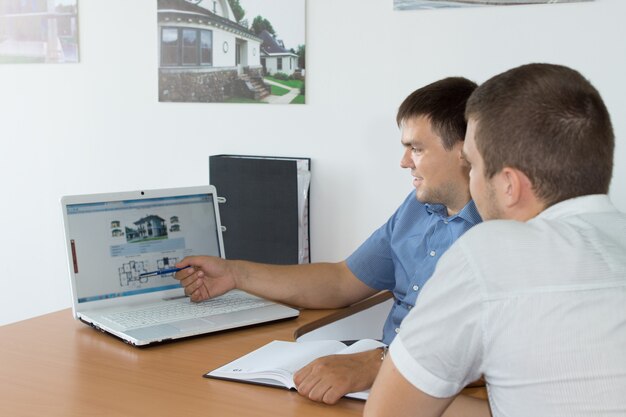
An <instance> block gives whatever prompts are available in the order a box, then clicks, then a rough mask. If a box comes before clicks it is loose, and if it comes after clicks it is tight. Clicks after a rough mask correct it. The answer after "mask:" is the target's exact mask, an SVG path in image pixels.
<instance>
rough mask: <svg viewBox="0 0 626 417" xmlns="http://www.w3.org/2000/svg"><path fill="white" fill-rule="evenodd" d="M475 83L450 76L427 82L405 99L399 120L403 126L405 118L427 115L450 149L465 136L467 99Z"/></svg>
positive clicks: (399, 111) (445, 146) (397, 118)
mask: <svg viewBox="0 0 626 417" xmlns="http://www.w3.org/2000/svg"><path fill="white" fill-rule="evenodd" d="M476 87H477V85H476V83H475V82H473V81H470V80H468V79H466V78H463V77H448V78H444V79H443V80H439V81H435V82H434V83H431V84H428V85H427V86H424V87H422V88H420V89H418V90H415V91H414V92H412V93H411V94H409V96H408V97H407V98H405V99H404V101H403V102H402V104H401V105H400V108H398V115H397V116H396V122H397V123H398V126H400V125H401V124H402V121H404V120H408V119H410V118H413V117H418V116H427V117H428V118H429V119H430V124H431V126H432V129H433V131H434V132H435V133H436V134H437V135H438V136H439V137H440V138H441V140H442V144H443V147H444V148H445V149H447V150H450V149H452V147H453V146H454V144H455V143H457V142H461V141H463V140H464V139H465V130H466V128H467V123H466V122H465V103H467V99H468V98H469V96H470V95H471V94H472V92H473V91H474V90H475V89H476Z"/></svg>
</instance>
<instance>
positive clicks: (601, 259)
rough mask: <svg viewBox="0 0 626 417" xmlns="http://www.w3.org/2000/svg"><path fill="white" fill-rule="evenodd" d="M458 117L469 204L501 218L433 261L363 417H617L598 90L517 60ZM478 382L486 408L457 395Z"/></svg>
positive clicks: (614, 303) (617, 292)
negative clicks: (462, 123) (463, 120)
mask: <svg viewBox="0 0 626 417" xmlns="http://www.w3.org/2000/svg"><path fill="white" fill-rule="evenodd" d="M466 117H467V119H468V130H467V134H466V138H465V144H464V146H463V152H464V155H465V157H466V159H467V161H468V162H469V163H470V165H471V171H470V190H471V193H472V197H473V198H474V201H475V202H476V205H477V207H478V210H479V212H480V214H481V216H482V217H483V219H484V220H490V219H503V220H495V221H487V222H485V223H483V224H482V225H478V226H476V227H475V228H473V229H472V230H470V231H469V232H467V233H466V234H465V235H464V236H463V237H461V238H460V239H459V240H458V241H457V242H456V243H455V244H454V245H453V246H452V247H451V248H450V249H449V250H448V251H447V252H446V253H445V254H444V255H443V256H442V258H441V260H440V261H439V263H438V264H437V267H436V269H435V272H434V275H433V277H432V278H431V279H430V280H429V282H428V283H427V284H426V286H425V287H424V290H423V291H424V292H423V293H422V295H421V296H420V298H419V299H418V301H417V303H416V305H415V307H414V308H413V310H412V311H411V312H410V313H409V314H408V315H407V317H406V318H405V320H404V321H403V322H402V325H401V329H400V332H399V334H398V336H397V337H396V338H395V340H394V342H393V343H392V344H391V347H390V351H389V355H388V357H387V359H386V360H385V362H384V364H383V366H382V367H381V370H380V373H379V375H378V377H377V379H376V382H375V383H374V387H373V389H372V393H371V396H370V398H369V400H368V402H367V405H366V409H365V415H366V416H373V415H375V416H394V417H400V416H405V415H411V416H440V415H446V416H453V415H464V416H466V417H467V416H484V415H493V416H525V417H528V416H533V417H538V416H549V417H559V416H568V417H572V416H585V417H587V416H626V215H625V214H623V213H620V212H619V211H618V210H616V209H615V207H614V206H613V205H612V204H611V202H610V201H609V198H608V196H607V195H606V193H607V192H608V188H609V183H610V180H611V175H612V169H613V150H614V136H613V131H612V127H611V122H610V117H609V114H608V111H607V109H606V107H605V106H604V103H603V101H602V99H601V98H600V95H599V94H598V92H597V91H596V90H595V88H594V87H593V86H592V85H591V84H590V83H589V82H588V81H587V80H585V79H584V78H583V77H582V76H581V75H580V74H579V73H578V72H576V71H574V70H572V69H569V68H566V67H562V66H557V65H548V64H531V65H525V66H522V67H518V68H514V69H512V70H509V71H507V72H505V73H503V74H500V75H497V76H495V77H493V78H492V79H490V80H488V81H487V82H485V83H484V84H483V85H482V86H480V87H479V88H478V89H477V90H476V91H475V92H474V93H473V94H472V96H471V97H470V99H469V101H468V104H467V109H466ZM504 219H506V220H504ZM433 306H436V307H437V308H433ZM389 359H391V360H389ZM481 375H483V376H484V378H485V380H486V382H487V388H488V391H489V402H488V403H487V402H486V401H481V400H474V399H469V398H467V397H463V396H457V394H458V393H459V392H460V391H461V390H462V389H463V387H464V386H465V385H466V383H468V382H470V381H473V380H475V379H476V378H478V377H479V376H481Z"/></svg>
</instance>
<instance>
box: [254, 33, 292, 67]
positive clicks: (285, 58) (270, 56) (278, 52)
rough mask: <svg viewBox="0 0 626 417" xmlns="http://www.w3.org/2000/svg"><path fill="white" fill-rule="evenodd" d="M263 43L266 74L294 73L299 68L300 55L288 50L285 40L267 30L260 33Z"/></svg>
mask: <svg viewBox="0 0 626 417" xmlns="http://www.w3.org/2000/svg"><path fill="white" fill-rule="evenodd" d="M260 36H261V39H263V43H262V44H261V65H262V66H263V70H264V71H265V73H266V74H269V75H273V74H276V73H277V72H282V73H283V74H287V75H293V73H294V72H296V71H297V70H299V68H298V55H297V54H296V53H294V52H293V51H290V50H287V49H286V48H285V45H284V44H283V41H282V40H280V39H276V37H274V36H273V35H272V34H271V33H269V32H268V31H267V30H264V31H263V32H261V34H260Z"/></svg>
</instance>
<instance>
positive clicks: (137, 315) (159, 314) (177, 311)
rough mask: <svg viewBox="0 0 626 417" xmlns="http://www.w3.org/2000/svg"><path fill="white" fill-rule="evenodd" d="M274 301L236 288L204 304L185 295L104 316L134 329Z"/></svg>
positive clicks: (231, 311)
mask: <svg viewBox="0 0 626 417" xmlns="http://www.w3.org/2000/svg"><path fill="white" fill-rule="evenodd" d="M272 304H274V303H273V302H271V301H268V300H264V299H262V298H256V297H250V296H249V295H247V294H243V293H238V292H236V291H234V292H230V293H226V294H224V295H222V296H220V297H218V298H215V299H211V300H207V301H203V302H200V303H193V302H191V301H189V299H188V298H181V299H179V300H172V301H169V302H166V303H160V304H158V305H154V306H149V307H142V308H139V309H136V310H128V311H120V312H116V313H111V314H107V315H105V316H104V318H105V319H107V320H109V321H112V322H114V323H116V324H118V325H120V326H123V327H125V328H126V329H132V328H136V327H144V326H151V325H156V324H165V323H172V322H176V321H180V320H187V319H194V318H199V317H208V316H215V315H218V314H224V313H233V312H236V311H242V310H248V309H251V308H257V307H263V306H267V305H272Z"/></svg>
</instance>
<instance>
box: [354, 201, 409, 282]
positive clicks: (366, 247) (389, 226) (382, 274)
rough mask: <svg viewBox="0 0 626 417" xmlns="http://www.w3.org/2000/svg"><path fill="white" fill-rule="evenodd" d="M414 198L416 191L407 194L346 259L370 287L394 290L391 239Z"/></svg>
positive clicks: (360, 278) (356, 274) (394, 279)
mask: <svg viewBox="0 0 626 417" xmlns="http://www.w3.org/2000/svg"><path fill="white" fill-rule="evenodd" d="M412 200H415V192H414V191H413V193H412V194H409V195H408V196H407V198H406V199H405V200H404V202H403V203H402V205H401V206H400V207H398V209H397V210H396V212H395V213H394V214H393V215H392V216H391V217H390V218H389V220H387V222H386V223H385V224H384V225H382V226H381V227H380V228H378V229H377V230H376V231H375V232H374V233H372V235H371V236H370V237H369V238H367V240H366V241H365V242H363V243H362V244H361V246H359V247H358V248H357V250H355V251H354V252H353V253H352V255H350V256H349V257H348V259H347V260H346V263H347V265H348V268H350V271H352V273H353V274H354V275H355V276H356V277H357V278H358V279H359V280H361V281H362V282H363V283H364V284H366V285H368V286H369V287H372V288H374V289H377V290H393V289H394V288H395V286H396V278H395V264H394V254H393V249H392V243H391V241H392V238H393V232H394V228H395V226H396V223H397V221H398V219H399V218H400V217H401V216H402V215H403V213H404V211H405V210H407V207H408V206H409V205H410V202H411V201H412Z"/></svg>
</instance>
